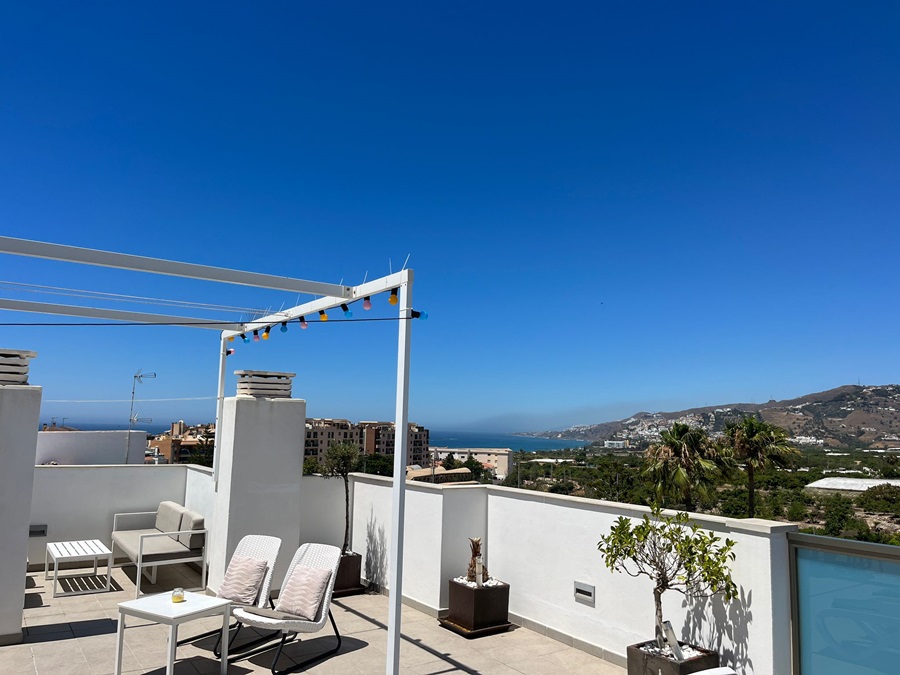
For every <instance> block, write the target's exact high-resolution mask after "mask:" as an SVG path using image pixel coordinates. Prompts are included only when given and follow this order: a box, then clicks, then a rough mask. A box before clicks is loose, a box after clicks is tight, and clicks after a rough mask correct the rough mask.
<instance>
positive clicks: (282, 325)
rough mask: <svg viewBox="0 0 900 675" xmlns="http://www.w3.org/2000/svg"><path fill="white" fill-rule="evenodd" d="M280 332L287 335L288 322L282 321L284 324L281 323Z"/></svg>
mask: <svg viewBox="0 0 900 675" xmlns="http://www.w3.org/2000/svg"><path fill="white" fill-rule="evenodd" d="M279 330H280V331H281V332H282V333H287V321H282V322H281V328H279Z"/></svg>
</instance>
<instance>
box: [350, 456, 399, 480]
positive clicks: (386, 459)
mask: <svg viewBox="0 0 900 675" xmlns="http://www.w3.org/2000/svg"><path fill="white" fill-rule="evenodd" d="M361 462H362V464H361V466H360V467H359V469H358V470H361V471H362V472H363V473H371V474H374V475H376V476H393V475H394V457H393V455H363V456H362V460H361Z"/></svg>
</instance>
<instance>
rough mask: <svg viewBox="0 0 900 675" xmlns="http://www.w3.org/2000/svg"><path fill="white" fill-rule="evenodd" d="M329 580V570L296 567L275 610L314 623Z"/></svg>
mask: <svg viewBox="0 0 900 675" xmlns="http://www.w3.org/2000/svg"><path fill="white" fill-rule="evenodd" d="M329 579H331V570H329V569H321V568H316V567H300V566H299V565H298V566H297V567H295V568H294V571H293V572H291V578H290V579H288V580H287V583H286V584H285V585H284V588H282V589H281V594H280V595H279V596H278V604H277V605H275V609H276V610H277V611H279V612H287V613H288V614H294V615H295V616H299V617H300V618H303V619H306V620H307V621H315V620H316V616H318V614H319V607H320V606H321V604H322V599H323V598H324V597H325V590H326V589H327V588H328V581H329Z"/></svg>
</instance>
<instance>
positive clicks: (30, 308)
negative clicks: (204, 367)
mask: <svg viewBox="0 0 900 675" xmlns="http://www.w3.org/2000/svg"><path fill="white" fill-rule="evenodd" d="M3 309H7V310H10V311H13V312H31V313H34V314H56V315H62V316H78V317H82V318H85V319H107V320H109V321H123V322H126V323H141V324H148V325H159V326H172V325H177V326H181V327H184V328H206V329H209V330H219V331H220V330H222V329H223V328H224V329H232V330H233V329H235V328H240V327H241V324H237V323H223V322H221V321H212V322H210V320H209V319H192V318H190V317H186V316H170V315H167V314H147V313H145V312H125V311H122V310H119V309H100V308H97V307H77V306H75V305H57V304H53V303H48V302H32V301H30V300H9V299H7V298H0V310H3Z"/></svg>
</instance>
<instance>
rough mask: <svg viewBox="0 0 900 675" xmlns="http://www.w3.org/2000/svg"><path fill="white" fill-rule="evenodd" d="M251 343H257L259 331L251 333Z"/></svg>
mask: <svg viewBox="0 0 900 675" xmlns="http://www.w3.org/2000/svg"><path fill="white" fill-rule="evenodd" d="M253 341H254V342H259V331H258V330H255V331H253Z"/></svg>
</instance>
